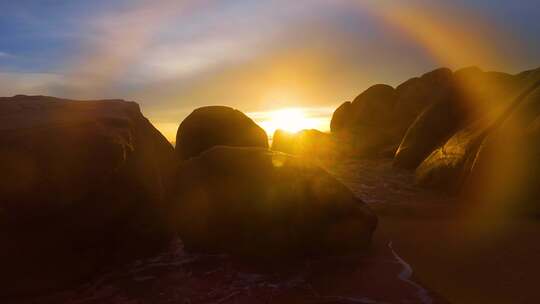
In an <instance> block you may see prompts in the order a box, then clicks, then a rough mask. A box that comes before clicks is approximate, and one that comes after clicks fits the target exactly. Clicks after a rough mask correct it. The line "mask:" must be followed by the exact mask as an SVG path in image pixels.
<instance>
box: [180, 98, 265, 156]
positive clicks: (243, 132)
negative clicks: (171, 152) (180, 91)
mask: <svg viewBox="0 0 540 304" xmlns="http://www.w3.org/2000/svg"><path fill="white" fill-rule="evenodd" d="M219 145H225V146H238V147H261V148H268V137H267V135H266V132H265V131H264V130H263V129H262V128H261V127H259V126H258V125H257V124H256V123H255V122H253V120H251V118H249V117H247V116H246V115H245V114H244V113H242V112H240V111H238V110H235V109H233V108H229V107H225V106H209V107H202V108H198V109H196V110H195V111H193V112H192V113H191V114H190V115H189V116H188V117H186V119H184V121H182V123H181V124H180V126H179V127H178V132H177V133H176V152H177V153H178V155H179V157H180V159H183V160H185V159H189V158H191V157H194V156H197V155H199V154H200V153H201V152H204V151H206V150H208V149H209V148H211V147H213V146H219Z"/></svg>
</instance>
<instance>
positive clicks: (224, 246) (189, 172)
mask: <svg viewBox="0 0 540 304" xmlns="http://www.w3.org/2000/svg"><path fill="white" fill-rule="evenodd" d="M177 186H178V195H177V200H178V211H177V213H176V214H177V216H176V218H177V219H178V230H179V232H180V235H181V237H182V239H183V241H184V243H185V244H186V246H187V248H188V249H190V250H196V251H207V252H221V251H225V252H229V253H233V254H237V255H241V256H247V257H254V258H255V257H256V258H269V259H271V258H274V259H275V258H284V257H298V256H303V255H323V254H342V253H355V252H357V251H358V250H362V249H364V248H366V246H367V245H368V243H369V242H370V240H371V235H372V233H373V231H374V229H375V226H376V222H377V219H376V217H375V215H374V214H373V213H372V212H371V211H370V210H369V208H368V207H367V206H366V205H365V204H364V203H363V202H362V201H360V200H358V199H357V198H355V196H354V195H353V193H352V192H351V191H350V190H349V189H348V188H346V187H345V186H344V185H343V184H341V183H340V182H338V181H337V180H336V179H335V178H333V177H332V176H331V175H330V174H328V173H327V172H326V171H324V170H323V169H321V168H319V167H317V166H315V165H313V164H312V163H310V162H308V161H306V160H305V159H302V158H297V157H293V156H291V155H287V154H283V153H277V152H272V151H269V150H267V149H261V148H235V147H223V146H221V147H215V148H212V149H211V150H208V151H206V152H204V153H202V154H201V155H200V156H199V157H196V158H192V159H190V160H189V161H187V162H184V163H183V164H182V166H181V168H180V170H179V176H178V180H177Z"/></svg>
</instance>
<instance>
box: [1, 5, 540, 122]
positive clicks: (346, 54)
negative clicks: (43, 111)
mask: <svg viewBox="0 0 540 304" xmlns="http://www.w3.org/2000/svg"><path fill="white" fill-rule="evenodd" d="M536 2H537V0H522V1H502V0H489V1H488V0H472V1H462V0H458V1H443V0H438V1H436V0H433V1H420V0H413V1H357V0H297V1H289V0H276V1H270V0H261V1H248V0H220V1H216V0H214V1H212V0H197V1H195V0H192V1H181V0H176V1H174V0H155V1H149V0H138V1H133V0H131V1H127V0H125V1H123V0H120V1H113V0H93V1H74V0H71V1H67V0H66V1H53V0H41V1H38V0H34V1H30V0H19V1H1V2H0V37H2V39H0V96H9V95H14V94H44V95H54V96H62V97H68V98H82V99H90V98H124V99H128V100H135V101H137V102H139V103H140V104H141V106H142V108H143V111H144V112H145V114H146V115H147V116H148V117H149V118H150V119H151V120H152V121H153V122H155V123H156V125H157V126H158V127H160V128H161V129H167V128H171V129H172V128H173V127H174V126H175V125H177V123H178V122H179V121H181V120H182V119H183V117H185V115H187V114H188V113H189V112H190V111H191V110H192V109H193V108H194V107H197V106H202V105H208V104H226V105H231V106H234V107H237V108H239V109H241V110H244V111H247V112H260V111H265V110H271V109H276V108H280V107H314V108H329V109H331V108H332V107H335V106H337V105H338V104H340V103H341V102H343V101H345V100H349V99H352V98H354V96H355V95H357V94H358V93H360V92H361V91H362V90H363V89H365V88H367V87H368V86H370V85H372V84H375V83H380V82H383V83H389V84H391V85H397V84H398V83H400V82H401V81H404V80H406V79H407V78H409V77H412V76H415V75H418V74H421V73H424V72H427V71H429V70H432V69H434V68H437V67H439V66H449V67H451V68H454V69H456V68H460V67H464V66H469V65H479V66H480V67H481V68H483V69H486V70H502V71H507V72H512V73H514V72H518V71H521V70H525V69H532V68H537V67H539V66H540V56H538V55H539V54H540V38H539V36H538V33H540V5H538V4H537V3H536ZM167 132H168V131H167Z"/></svg>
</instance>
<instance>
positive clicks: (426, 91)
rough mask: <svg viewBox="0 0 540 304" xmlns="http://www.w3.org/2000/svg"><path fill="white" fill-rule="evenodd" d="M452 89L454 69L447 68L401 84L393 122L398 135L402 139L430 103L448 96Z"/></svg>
mask: <svg viewBox="0 0 540 304" xmlns="http://www.w3.org/2000/svg"><path fill="white" fill-rule="evenodd" d="M451 89H452V71H450V70H449V69H447V68H440V69H436V70H434V71H431V72H429V73H426V74H424V75H422V76H421V77H419V78H412V79H409V80H407V81H406V82H404V83H402V84H401V85H399V86H398V87H397V88H396V95H397V100H396V105H395V108H394V109H393V110H394V111H393V113H394V115H393V117H394V120H393V124H394V128H395V130H396V131H395V132H396V134H397V135H398V137H400V139H401V137H402V136H403V135H404V134H405V132H406V131H407V129H408V128H409V126H410V125H411V124H412V123H413V122H414V121H415V119H416V118H417V117H418V115H419V114H420V113H422V112H423V111H424V109H426V107H428V106H429V105H431V104H433V103H435V102H438V101H440V100H441V99H444V98H446V94H447V92H448V91H449V90H451Z"/></svg>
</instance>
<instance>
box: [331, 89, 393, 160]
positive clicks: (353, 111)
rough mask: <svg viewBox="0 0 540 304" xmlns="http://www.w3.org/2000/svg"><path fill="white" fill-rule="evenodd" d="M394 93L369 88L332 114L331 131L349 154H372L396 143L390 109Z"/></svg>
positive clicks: (389, 90)
mask: <svg viewBox="0 0 540 304" xmlns="http://www.w3.org/2000/svg"><path fill="white" fill-rule="evenodd" d="M395 101H396V94H395V91H394V89H393V88H392V87H391V86H388V85H383V84H378V85H374V86H372V87H370V88H369V89H367V90H366V91H364V92H363V93H362V94H360V95H359V96H358V97H356V98H355V99H354V101H353V102H352V103H348V102H346V103H344V104H342V105H341V106H340V107H339V108H338V109H337V110H336V111H335V112H334V114H333V116H332V120H331V123H330V125H331V132H332V134H333V135H334V136H335V137H336V138H338V139H339V140H340V141H341V142H343V143H346V144H347V145H348V146H349V147H348V148H349V149H350V151H349V153H350V154H355V155H373V154H376V153H377V152H378V151H380V150H382V149H384V148H386V147H387V146H388V145H389V144H392V143H394V142H396V140H395V139H393V134H392V109H393V107H394V104H395Z"/></svg>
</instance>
